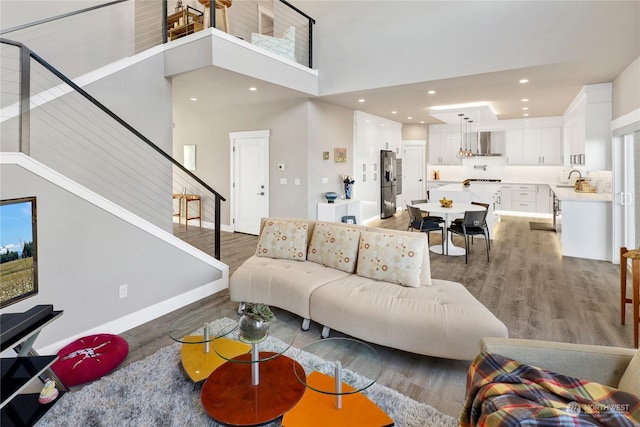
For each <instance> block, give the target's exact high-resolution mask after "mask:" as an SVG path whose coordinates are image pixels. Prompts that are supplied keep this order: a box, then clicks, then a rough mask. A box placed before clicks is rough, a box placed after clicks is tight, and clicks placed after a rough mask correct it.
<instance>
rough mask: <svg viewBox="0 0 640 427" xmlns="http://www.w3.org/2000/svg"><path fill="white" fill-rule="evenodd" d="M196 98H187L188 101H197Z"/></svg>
mask: <svg viewBox="0 0 640 427" xmlns="http://www.w3.org/2000/svg"><path fill="white" fill-rule="evenodd" d="M197 100H198V98H189V101H197Z"/></svg>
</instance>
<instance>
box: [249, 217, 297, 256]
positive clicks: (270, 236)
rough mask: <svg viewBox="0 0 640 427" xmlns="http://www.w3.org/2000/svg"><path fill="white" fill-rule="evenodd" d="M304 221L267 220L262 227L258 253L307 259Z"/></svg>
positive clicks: (259, 254)
mask: <svg viewBox="0 0 640 427" xmlns="http://www.w3.org/2000/svg"><path fill="white" fill-rule="evenodd" d="M308 229H309V225H308V224H306V223H304V222H291V221H267V222H266V223H265V224H264V227H263V228H262V233H261V234H260V241H259V242H258V248H257V249H256V255H257V256H261V257H268V258H281V259H292V260H296V261H304V260H306V259H307V232H308V231H307V230H308Z"/></svg>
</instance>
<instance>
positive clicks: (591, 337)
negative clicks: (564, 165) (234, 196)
mask: <svg viewBox="0 0 640 427" xmlns="http://www.w3.org/2000/svg"><path fill="white" fill-rule="evenodd" d="M529 221H538V222H539V221H540V219H532V218H524V217H503V218H502V220H501V221H500V222H499V223H497V224H496V227H495V229H494V231H493V234H492V239H493V241H492V245H491V260H490V262H487V260H486V255H485V246H484V241H483V240H482V239H478V238H476V240H475V244H474V245H473V246H472V250H471V254H470V257H469V263H468V264H466V265H465V262H464V257H463V256H462V257H453V256H452V257H447V256H442V255H437V254H434V253H431V275H432V277H434V278H438V279H446V280H452V281H456V282H460V283H463V284H464V285H465V286H466V287H467V289H468V290H469V291H470V292H471V293H472V294H473V295H474V296H475V297H476V298H477V299H478V300H479V301H480V302H482V303H483V304H484V305H485V306H487V307H488V308H489V309H490V310H491V311H492V312H493V313H494V314H495V315H496V316H497V317H498V318H499V319H500V320H502V321H503V322H504V323H505V324H506V326H507V328H508V329H509V334H510V336H511V337H514V338H532V339H542V340H552V341H565V342H573V343H584V344H598V345H610V346H619V347H632V343H633V338H632V330H633V329H632V328H633V327H632V322H631V319H630V315H631V314H630V313H628V314H627V316H628V319H627V322H626V326H622V325H620V319H619V317H620V315H619V266H617V265H613V264H611V263H610V262H604V261H593V260H587V259H580V258H570V257H563V256H562V255H561V249H560V241H559V238H558V235H557V234H556V233H554V232H550V231H540V230H530V229H529ZM407 222H408V219H407V215H406V213H405V212H402V213H398V214H396V215H395V216H394V217H391V218H388V219H385V220H379V221H375V222H373V223H370V224H368V225H370V226H376V227H383V228H388V229H398V230H404V229H406V224H407ZM585 232H588V230H585ZM175 234H176V235H177V236H178V237H180V238H182V239H184V240H186V241H188V242H190V243H192V244H193V245H194V246H196V247H199V248H200V249H201V250H203V251H205V252H208V253H212V252H213V251H212V249H213V244H212V242H213V233H212V232H211V231H210V230H201V229H199V228H196V227H190V228H189V230H188V231H185V230H184V226H177V225H176V227H175ZM456 239H457V240H456ZM439 241H440V240H439V237H438V236H437V233H433V234H432V236H431V243H432V244H437V243H439ZM454 242H456V244H457V245H459V246H462V245H463V242H462V240H460V239H458V238H454ZM256 245H257V237H255V236H249V235H245V234H238V233H235V234H234V233H223V234H222V247H221V253H222V261H223V262H225V263H226V264H228V265H229V267H230V274H232V273H233V271H235V269H236V268H237V267H238V265H240V264H241V263H242V262H243V261H244V260H245V259H246V258H248V257H249V256H251V255H252V254H253V252H254V251H255V248H256ZM216 308H228V309H236V308H237V305H236V304H235V303H232V302H230V301H229V297H228V291H227V290H225V291H222V292H219V293H217V294H215V295H212V296H210V297H208V298H205V299H203V300H200V301H198V302H196V303H194V304H191V305H190V306H187V307H184V308H182V309H180V310H177V311H175V312H172V313H170V314H167V315H166V316H163V317H161V318H158V319H156V320H153V321H151V322H149V323H147V324H144V325H141V326H139V327H137V328H135V329H132V330H130V331H127V332H125V333H123V334H122V335H123V336H124V338H126V339H127V340H128V341H129V344H130V353H129V356H128V357H127V359H126V361H125V364H129V363H131V362H134V361H136V360H140V359H142V358H144V357H146V356H147V355H149V354H152V353H154V352H155V351H156V350H158V349H159V348H161V347H163V346H165V345H168V344H171V343H172V342H173V341H172V340H171V339H170V338H169V337H168V335H167V330H168V328H169V325H170V324H171V322H172V321H173V320H175V319H177V318H178V317H180V316H181V315H183V314H185V313H188V312H190V311H193V310H212V309H216ZM274 311H275V313H276V315H277V316H278V318H279V320H283V321H285V322H288V323H290V324H291V325H292V326H293V327H296V328H299V326H300V321H301V319H300V318H298V317H297V316H295V315H292V314H290V313H287V312H284V311H282V310H278V309H274ZM627 311H630V310H627ZM320 330H321V326H320V325H318V324H315V323H314V322H312V325H311V329H310V330H309V331H307V332H303V331H300V333H299V334H298V337H297V338H296V341H295V343H294V345H295V346H297V347H301V346H304V345H305V344H307V343H309V342H311V341H314V340H316V339H318V338H319V337H320ZM338 335H340V334H339V333H337V332H335V331H332V336H338ZM375 348H376V349H377V350H378V351H379V352H380V354H381V357H382V360H383V363H384V370H383V373H382V376H381V377H380V378H379V380H378V382H379V383H380V384H383V385H385V386H388V387H391V388H393V389H395V390H397V391H399V392H400V393H402V394H405V395H407V396H409V397H411V398H413V399H415V400H417V401H419V402H424V403H428V404H430V405H431V406H434V407H435V408H437V409H439V410H441V411H443V412H445V413H447V414H449V415H452V416H455V417H457V416H458V415H459V413H460V409H461V407H462V403H463V398H464V390H465V384H466V372H467V368H468V366H469V362H464V361H455V360H447V359H439V358H434V357H427V356H420V355H416V354H411V353H406V352H402V351H399V350H394V349H390V348H385V347H381V346H375Z"/></svg>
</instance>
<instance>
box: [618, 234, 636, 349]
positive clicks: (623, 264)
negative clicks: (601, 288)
mask: <svg viewBox="0 0 640 427" xmlns="http://www.w3.org/2000/svg"><path fill="white" fill-rule="evenodd" d="M629 259H630V260H631V276H632V277H631V285H632V290H631V298H627V260H629ZM629 303H631V306H632V307H633V346H634V347H635V348H638V329H639V327H638V325H639V324H640V250H631V251H629V250H627V248H625V247H624V246H623V247H621V248H620V323H621V324H623V325H624V322H625V315H626V308H627V304H629Z"/></svg>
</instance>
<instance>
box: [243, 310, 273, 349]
mask: <svg viewBox="0 0 640 427" xmlns="http://www.w3.org/2000/svg"><path fill="white" fill-rule="evenodd" d="M274 320H276V316H275V315H274V314H273V312H272V311H271V309H270V308H269V306H268V305H266V304H262V303H247V304H246V305H245V306H244V308H243V310H242V317H240V323H239V328H240V339H241V340H243V341H245V342H249V343H256V342H260V341H262V340H264V339H265V338H266V337H267V334H268V333H269V325H270V322H273V321H274Z"/></svg>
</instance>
